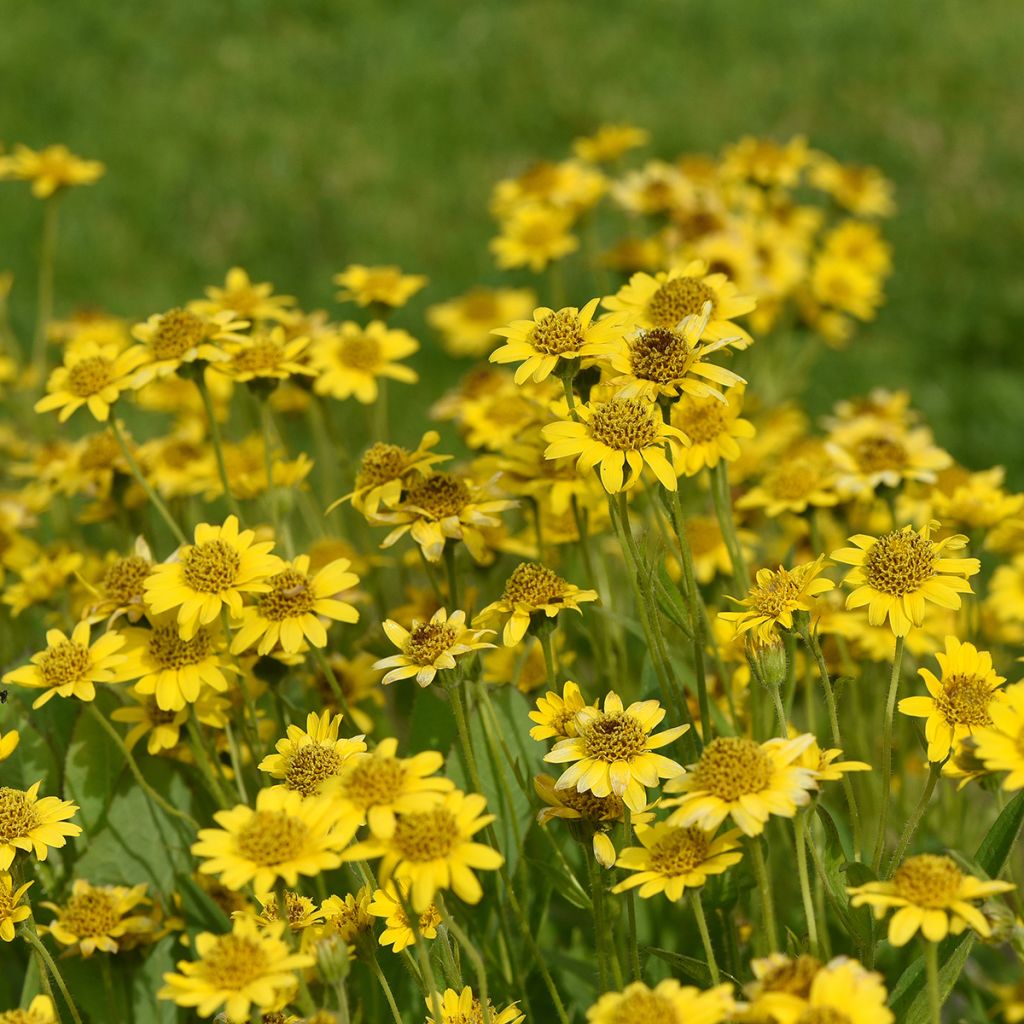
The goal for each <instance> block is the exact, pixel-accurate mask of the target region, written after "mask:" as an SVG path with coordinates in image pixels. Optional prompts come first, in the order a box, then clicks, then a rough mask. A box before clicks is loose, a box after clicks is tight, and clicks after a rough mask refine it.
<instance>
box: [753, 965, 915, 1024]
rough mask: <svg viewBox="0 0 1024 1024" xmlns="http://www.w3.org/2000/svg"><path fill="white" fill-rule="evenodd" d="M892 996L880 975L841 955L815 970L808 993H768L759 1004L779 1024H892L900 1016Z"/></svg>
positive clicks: (760, 1009)
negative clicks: (892, 1004)
mask: <svg viewBox="0 0 1024 1024" xmlns="http://www.w3.org/2000/svg"><path fill="white" fill-rule="evenodd" d="M888 997H889V994H888V992H886V990H885V984H884V982H883V980H882V976H881V975H880V974H876V973H875V972H874V971H869V970H866V969H865V968H864V967H863V966H862V965H861V964H860V963H858V962H857V961H856V960H851V959H850V958H848V957H845V956H839V957H836V958H835V959H834V960H831V961H829V963H827V964H825V966H823V967H822V968H821V969H820V970H818V971H816V972H815V974H814V976H813V978H812V979H811V982H810V986H809V988H808V989H807V992H806V993H800V994H798V993H795V992H787V991H774V992H767V993H765V994H764V995H763V996H762V997H761V998H760V999H759V1000H758V1001H757V1003H756V1004H755V1005H756V1010H757V1011H760V1012H762V1013H763V1014H765V1015H767V1016H766V1019H770V1020H773V1021H777V1022H778V1024H800V1022H803V1021H828V1022H829V1024H892V1022H893V1021H894V1020H895V1019H896V1018H895V1016H894V1015H893V1013H892V1011H891V1010H890V1009H889V1008H888V1006H887V1005H886V1002H887V1000H888ZM758 1019H760V1018H758Z"/></svg>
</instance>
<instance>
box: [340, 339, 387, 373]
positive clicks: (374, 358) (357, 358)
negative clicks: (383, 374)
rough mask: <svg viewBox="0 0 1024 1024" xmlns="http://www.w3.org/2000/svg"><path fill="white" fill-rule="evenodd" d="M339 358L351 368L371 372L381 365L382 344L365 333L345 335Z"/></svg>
mask: <svg viewBox="0 0 1024 1024" xmlns="http://www.w3.org/2000/svg"><path fill="white" fill-rule="evenodd" d="M338 358H339V359H340V360H341V363H342V364H343V365H344V366H347V367H349V368H350V369H353V370H362V371H364V372H365V373H369V372H370V371H371V370H374V369H376V368H377V366H379V365H380V345H378V344H377V342H376V340H375V339H373V338H369V337H367V336H366V335H365V334H356V335H354V336H348V337H344V338H342V339H341V350H340V351H339V353H338Z"/></svg>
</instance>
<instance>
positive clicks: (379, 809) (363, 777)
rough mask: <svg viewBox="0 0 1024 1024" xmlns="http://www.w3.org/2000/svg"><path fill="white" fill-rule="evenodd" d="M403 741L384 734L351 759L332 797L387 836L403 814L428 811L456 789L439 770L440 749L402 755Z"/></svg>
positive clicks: (441, 758)
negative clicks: (399, 743) (438, 774)
mask: <svg viewBox="0 0 1024 1024" xmlns="http://www.w3.org/2000/svg"><path fill="white" fill-rule="evenodd" d="M397 750H398V740H396V739H395V738H394V737H390V736H389V737H388V738H387V739H383V740H381V741H380V743H378V744H377V746H376V747H375V748H374V749H373V750H372V751H370V752H368V753H364V754H356V755H354V756H353V757H350V758H347V759H346V761H345V763H344V765H342V767H341V771H340V773H339V775H338V779H337V782H336V783H332V785H331V787H330V791H329V796H330V797H331V798H332V799H335V800H339V801H341V802H342V803H343V804H344V805H345V809H346V813H350V814H354V815H355V816H356V817H357V818H358V824H359V825H362V824H363V822H367V823H368V824H369V826H370V831H371V832H372V833H373V834H374V835H375V836H377V837H379V838H381V839H387V838H389V837H390V836H391V835H392V834H393V833H394V831H395V822H396V820H397V815H399V814H414V813H418V812H421V811H427V810H429V809H430V808H432V807H434V806H435V805H436V804H438V803H439V802H440V800H441V797H442V795H443V794H445V793H448V792H450V791H451V790H453V789H454V788H455V784H454V783H453V782H452V781H451V780H450V779H445V778H442V777H439V776H437V775H436V772H438V771H440V769H441V768H442V767H444V757H443V755H441V754H439V753H438V752H437V751H436V750H423V751H421V752H420V753H418V754H415V755H414V756H413V757H409V758H401V757H397V756H396V752H397Z"/></svg>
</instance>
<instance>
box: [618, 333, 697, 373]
mask: <svg viewBox="0 0 1024 1024" xmlns="http://www.w3.org/2000/svg"><path fill="white" fill-rule="evenodd" d="M629 355H630V363H631V364H632V367H633V376H634V377H639V378H640V379H641V380H652V381H656V382H657V383H658V384H667V383H668V382H669V381H673V380H679V379H680V378H681V377H684V376H685V375H686V371H687V370H689V368H690V365H691V363H692V362H693V358H692V354H691V352H690V346H689V345H687V343H686V339H685V338H684V337H683V336H682V335H681V334H680V333H679V332H678V331H674V330H672V329H671V328H669V327H653V328H651V330H649V331H644V330H641V331H637V333H636V336H635V337H634V338H633V339H632V340H631V341H630V343H629Z"/></svg>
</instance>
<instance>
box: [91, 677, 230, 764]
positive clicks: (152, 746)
mask: <svg viewBox="0 0 1024 1024" xmlns="http://www.w3.org/2000/svg"><path fill="white" fill-rule="evenodd" d="M207 692H208V693H209V692H210V691H207ZM211 695H212V694H211ZM130 696H131V697H132V700H133V702H132V703H131V704H125V705H122V706H121V707H118V708H114V710H113V711H111V712H110V719H111V721H113V722H127V723H128V724H129V725H131V729H129V730H128V735H127V736H125V738H124V745H125V746H126V747H127V748H128V749H129V750H134V749H135V746H136V744H137V743H138V742H139V740H141V739H142V737H143V736H146V735H147V734H148V738H147V740H146V753H147V754H149V756H150V757H156V756H157V755H158V754H162V753H164V752H165V751H169V750H173V749H174V748H175V747H176V746H177V745H178V743H179V742H180V741H181V729H182V726H184V725H185V724H186V723H187V722H188V720H189V718H190V716H191V714H192V710H193V708H195V709H196V710H198V708H197V706H195V705H192V706H190V705H187V704H186V705H183V706H182V707H181V708H180V709H179V710H177V711H165V710H163V709H161V708H160V707H159V706H158V705H157V702H156V700H155V699H154V698H153V697H152V696H147V695H146V694H141V693H139V692H138V688H137V687H133V688H132V690H131V691H130ZM223 705H224V707H225V708H227V707H229V705H228V702H227V701H223ZM196 717H197V718H200V716H199V715H198V714H197V715H196ZM203 717H204V718H205V717H206V716H203ZM200 720H202V718H200ZM226 721H227V717H226V716H224V717H223V722H226Z"/></svg>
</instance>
